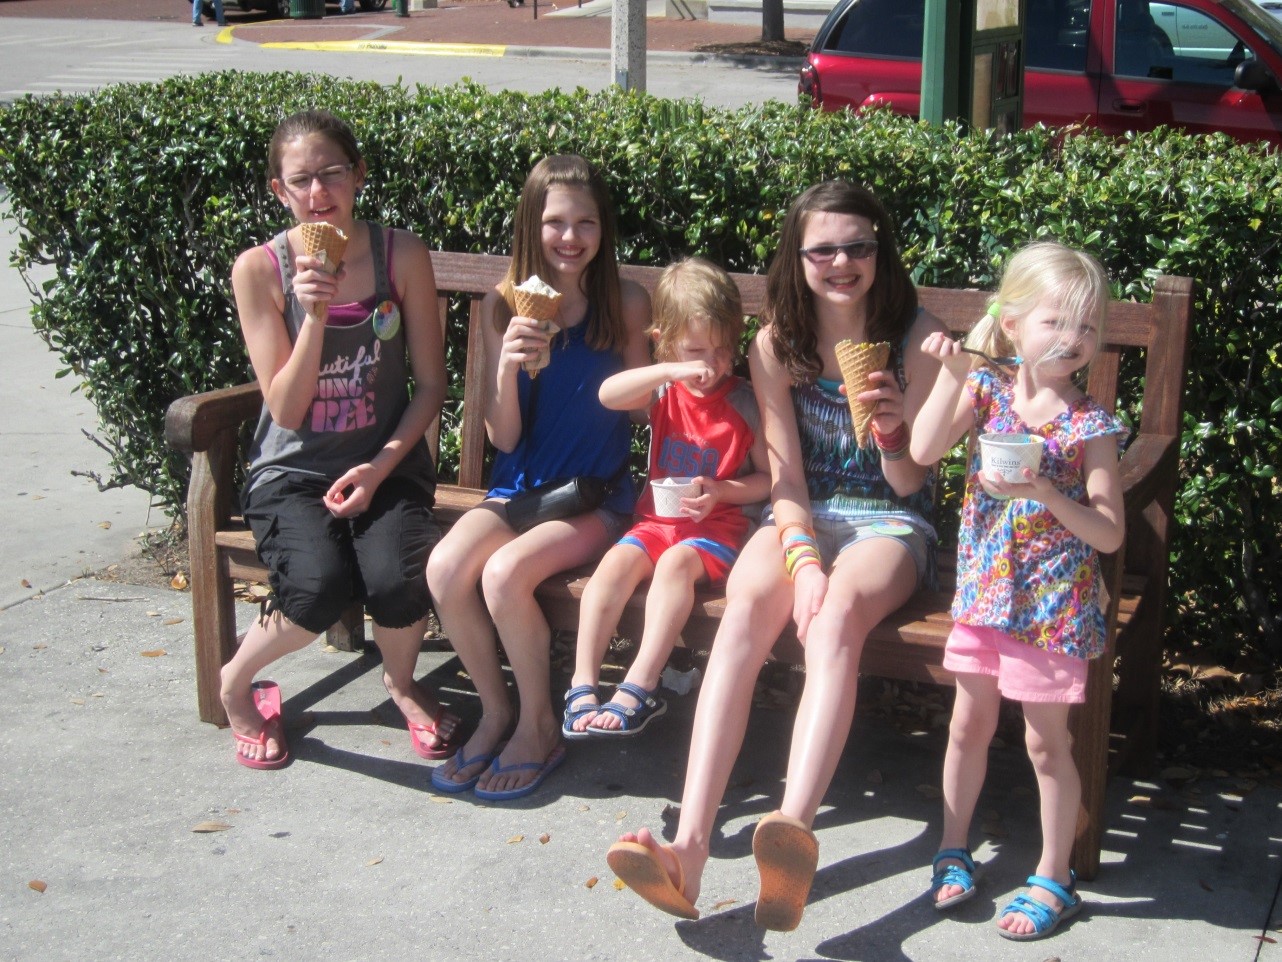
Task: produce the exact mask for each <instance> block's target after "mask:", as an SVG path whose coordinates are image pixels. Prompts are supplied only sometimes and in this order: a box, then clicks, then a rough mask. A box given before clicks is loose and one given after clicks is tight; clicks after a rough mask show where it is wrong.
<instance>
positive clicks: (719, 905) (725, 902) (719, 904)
mask: <svg viewBox="0 0 1282 962" xmlns="http://www.w3.org/2000/svg"><path fill="white" fill-rule="evenodd" d="M738 901H739V900H738V899H722V900H721V901H720V902H715V903H713V906H712V911H714V912H715V911H717V909H723V908H725V907H726V906H727V905H735V904H736V903H738Z"/></svg>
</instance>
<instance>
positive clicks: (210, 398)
mask: <svg viewBox="0 0 1282 962" xmlns="http://www.w3.org/2000/svg"><path fill="white" fill-rule="evenodd" d="M262 406H263V395H262V392H260V391H259V390H258V382H257V381H251V382H250V383H249V384H240V385H237V386H236V387H228V388H222V389H220V390H217V391H206V392H205V393H204V394H189V395H187V396H186V397H180V398H178V400H176V401H174V402H173V403H172V404H171V405H169V410H168V411H167V412H166V413H165V440H166V441H167V442H168V443H169V445H170V446H171V447H173V448H176V449H177V450H179V451H182V452H183V453H184V454H187V455H192V454H195V453H196V452H197V451H208V450H209V449H210V446H211V445H213V444H214V443H215V441H216V440H217V438H218V437H219V435H221V434H222V433H223V432H225V431H228V430H233V431H234V430H237V429H239V427H240V426H241V424H243V423H244V422H245V421H248V420H249V419H250V418H253V417H256V416H257V415H258V412H259V411H260V410H261V409H262Z"/></svg>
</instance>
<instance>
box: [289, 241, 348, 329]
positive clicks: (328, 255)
mask: <svg viewBox="0 0 1282 962" xmlns="http://www.w3.org/2000/svg"><path fill="white" fill-rule="evenodd" d="M298 227H299V232H300V233H301V234H302V235H303V254H304V256H307V257H315V258H318V259H319V260H320V261H321V272H323V273H326V274H330V275H336V274H337V273H338V272H339V269H340V268H341V267H342V263H343V254H345V253H346V252H347V235H346V234H344V233H343V232H342V231H341V230H339V229H338V228H337V227H335V226H334V225H333V224H328V223H326V222H325V221H315V222H313V221H307V222H305V223H302V224H299V225H298ZM300 293H301V292H300ZM304 303H306V302H304ZM309 311H310V313H311V315H312V316H313V317H315V318H316V319H317V320H318V321H322V322H324V321H325V320H326V319H328V317H329V305H328V298H326V299H324V300H318V301H316V302H315V303H314V304H312V306H311V307H310V308H309Z"/></svg>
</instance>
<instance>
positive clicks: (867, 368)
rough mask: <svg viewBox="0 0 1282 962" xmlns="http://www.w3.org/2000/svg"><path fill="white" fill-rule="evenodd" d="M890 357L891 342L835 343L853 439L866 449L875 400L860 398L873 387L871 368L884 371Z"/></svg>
mask: <svg viewBox="0 0 1282 962" xmlns="http://www.w3.org/2000/svg"><path fill="white" fill-rule="evenodd" d="M889 360H890V345H889V344H888V343H887V342H885V341H880V342H878V343H876V344H869V343H868V342H866V341H864V342H860V343H856V342H855V341H838V342H837V363H838V364H840V365H841V379H842V380H843V381H845V382H846V402H847V403H848V404H849V405H850V419H851V421H852V422H853V423H854V427H855V441H856V443H858V445H859V447H861V448H867V447H868V446H869V444H870V441H871V428H872V419H873V415H874V414H876V413H877V403H876V402H875V401H874V402H872V403H868V402H866V401H860V400H859V395H860V394H862V393H863V392H864V391H870V390H875V389H876V387H877V385H875V384H873V383H872V382H871V381H869V376H870V375H871V374H872V373H873V372H874V371H881V370H884V369H885V367H886V363H887V362H888V361H889Z"/></svg>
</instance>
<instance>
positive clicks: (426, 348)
mask: <svg viewBox="0 0 1282 962" xmlns="http://www.w3.org/2000/svg"><path fill="white" fill-rule="evenodd" d="M365 176H366V165H365V161H364V160H363V159H362V158H361V154H360V151H359V148H358V147H357V145H356V140H355V138H354V137H353V135H352V132H351V130H350V129H349V128H348V126H347V125H346V124H345V123H344V122H343V121H341V120H339V119H338V118H336V117H334V116H333V115H331V114H328V113H325V112H322V111H305V112H303V113H300V114H295V115H293V116H292V117H289V118H287V119H286V120H284V121H282V123H281V125H280V126H279V127H278V128H277V129H276V133H275V135H274V136H273V138H272V142H271V146H270V148H269V151H268V178H269V185H270V187H271V190H272V193H273V194H274V195H275V196H276V198H277V199H278V200H279V201H280V203H281V204H282V205H283V206H284V207H285V208H286V209H287V210H288V211H289V213H290V214H291V215H292V218H293V220H294V221H295V222H296V226H294V227H291V228H290V229H288V230H286V231H283V232H281V233H280V234H278V235H277V236H276V237H275V238H274V239H273V240H272V241H271V242H270V243H269V244H265V245H262V246H258V247H253V248H250V249H249V250H247V251H245V252H244V253H243V254H241V255H240V257H239V258H238V259H237V261H236V264H235V267H233V269H232V287H233V289H234V291H235V295H236V309H237V312H238V313H239V315H240V325H241V331H242V333H243V335H244V338H245V346H246V348H247V350H248V353H249V359H250V362H251V363H252V364H253V368H254V374H255V375H256V377H257V379H258V384H259V387H260V388H261V389H262V392H263V410H262V414H261V416H260V418H259V422H258V428H257V430H256V432H255V435H254V443H253V446H252V449H251V452H250V466H249V471H248V478H247V482H246V485H245V492H244V496H243V499H242V500H243V509H244V515H245V520H246V522H247V523H248V524H249V526H250V527H251V529H252V530H253V532H254V537H255V540H256V543H257V549H258V554H259V557H260V558H261V559H262V561H263V563H264V564H265V565H266V566H267V568H268V570H269V571H270V580H271V587H272V596H271V599H270V602H269V603H268V604H267V605H266V606H265V608H264V612H263V614H262V616H261V617H260V618H259V619H258V620H257V621H255V623H254V624H253V625H252V626H251V628H250V629H249V632H248V633H247V634H246V636H245V638H244V640H243V641H242V642H241V644H240V647H239V648H238V649H237V651H236V653H235V655H234V656H233V658H232V659H231V661H229V662H228V663H227V665H226V666H224V668H223V672H222V699H223V704H224V706H225V707H226V709H227V716H228V719H229V721H230V722H231V728H232V735H233V737H234V739H235V743H236V761H237V762H239V763H240V764H241V765H245V766H247V767H250V768H260V769H261V768H279V767H281V766H282V765H285V764H287V763H288V762H289V760H290V755H289V748H288V745H287V744H286V741H285V731H284V727H283V725H282V721H281V717H280V710H281V709H280V701H281V698H280V689H279V687H278V686H277V685H276V684H275V683H274V682H270V681H255V680H254V678H255V676H256V675H257V674H258V673H259V672H261V671H262V670H263V669H264V668H265V667H266V666H267V665H269V664H271V663H272V662H274V661H276V660H277V659H278V658H280V657H281V656H282V655H285V654H288V653H289V652H291V651H295V650H297V649H299V648H301V647H303V646H304V645H306V644H307V643H308V642H310V641H311V640H312V639H313V638H314V637H315V636H316V635H317V634H319V633H320V632H322V631H324V630H325V629H326V628H328V627H329V626H330V625H331V624H333V623H334V622H335V621H337V620H338V618H339V617H340V615H341V614H342V613H343V612H344V611H345V610H346V608H347V607H348V606H349V605H350V604H351V603H352V602H354V601H361V602H363V603H364V605H365V607H366V610H367V611H368V612H369V614H370V617H371V618H372V619H373V622H374V641H375V643H376V644H377V645H378V647H379V649H380V650H381V652H382V655H383V666H384V667H383V682H384V684H385V685H386V686H387V690H388V692H389V693H390V694H391V696H392V700H393V701H394V702H395V703H396V706H397V707H398V708H399V709H400V710H401V712H402V713H403V714H404V716H405V719H406V724H407V726H408V729H409V735H410V742H411V746H412V748H413V749H414V751H415V752H416V753H417V754H419V755H421V756H423V757H425V758H445V757H448V756H449V755H450V754H452V753H453V751H454V750H455V748H456V745H455V743H454V740H453V736H454V730H455V727H456V726H457V724H458V718H457V717H456V716H455V715H454V714H453V713H452V712H449V711H447V710H445V709H444V708H443V707H442V706H441V704H440V702H438V701H437V699H436V697H435V696H434V695H433V694H432V693H430V692H428V691H426V690H425V689H423V688H421V687H420V686H419V685H418V683H417V682H416V681H415V680H414V668H415V663H416V661H417V658H418V651H419V648H420V645H421V643H422V640H423V633H424V628H425V625H426V620H427V615H428V611H429V609H430V606H431V598H430V597H429V595H428V593H427V586H426V579H425V577H424V569H425V567H426V563H427V555H428V552H429V551H430V550H431V548H432V546H433V545H435V543H436V542H437V541H438V540H439V539H440V531H439V528H438V527H437V525H436V522H435V520H434V519H433V517H432V496H433V492H434V489H435V480H436V478H435V472H434V468H433V464H432V459H431V457H430V455H429V453H428V450H427V446H426V444H425V442H424V432H425V431H426V430H427V427H428V425H429V424H430V423H431V422H432V420H433V419H434V418H435V417H436V415H437V414H438V413H439V411H440V409H441V402H442V400H443V399H444V396H445V358H444V348H443V345H442V340H441V331H440V327H439V325H438V324H437V323H436V285H435V281H434V279H433V276H432V262H431V258H430V256H429V255H428V251H427V248H426V246H425V245H424V244H423V242H422V241H421V240H419V239H418V238H417V237H415V236H414V235H413V234H411V233H408V232H406V231H396V230H386V229H385V228H383V227H380V226H378V225H376V224H371V223H367V222H365V221H360V220H357V219H356V217H355V213H354V211H355V206H356V197H357V194H358V193H359V191H360V188H361V187H362V186H363V184H364V182H365ZM318 222H325V223H328V224H330V225H332V226H333V227H335V228H337V229H338V230H339V231H341V233H342V234H343V235H344V236H345V238H346V241H347V243H346V248H345V250H344V251H343V252H342V253H341V254H340V255H338V257H337V258H336V259H338V260H339V261H340V263H339V264H338V265H334V264H332V263H330V262H329V261H327V260H325V259H322V258H321V257H318V256H309V255H307V254H305V253H304V244H303V227H302V225H304V224H308V223H318ZM411 376H412V377H413V381H414V390H413V393H412V394H411V393H410V390H409V380H410V377H411Z"/></svg>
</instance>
